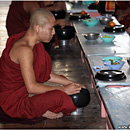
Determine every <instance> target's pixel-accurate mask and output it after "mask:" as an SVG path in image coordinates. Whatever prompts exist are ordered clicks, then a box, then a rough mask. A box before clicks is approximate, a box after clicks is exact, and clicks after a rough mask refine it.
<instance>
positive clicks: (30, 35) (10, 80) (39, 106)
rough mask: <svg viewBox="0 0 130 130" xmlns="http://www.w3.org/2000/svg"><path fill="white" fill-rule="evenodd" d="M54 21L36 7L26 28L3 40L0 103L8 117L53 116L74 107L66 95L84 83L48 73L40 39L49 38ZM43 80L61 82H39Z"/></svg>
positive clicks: (0, 66) (46, 58) (60, 114)
mask: <svg viewBox="0 0 130 130" xmlns="http://www.w3.org/2000/svg"><path fill="white" fill-rule="evenodd" d="M54 25H55V18H54V16H53V14H52V13H51V12H50V11H49V10H46V9H42V8H39V9H36V10H35V11H34V12H33V13H32V15H31V19H30V26H29V28H28V30H27V31H26V32H21V33H20V34H16V35H13V36H11V37H9V39H8V40H7V44H6V48H5V49H4V51H3V53H2V56H1V58H0V72H1V74H0V107H1V108H2V110H3V111H4V112H5V113H6V114H7V115H9V116H10V117H15V118H28V119H32V118H36V117H41V116H43V117H46V118H49V119H56V118H60V117H62V116H63V115H69V114H70V113H71V112H73V111H75V110H76V106H75V105H74V104H73V101H72V99H71V97H70V96H69V95H72V94H75V93H79V92H80V90H81V89H82V88H85V86H83V85H81V84H79V83H75V82H73V81H71V80H69V79H67V78H65V77H62V76H59V75H57V74H55V73H52V72H51V69H52V62H51V58H50V56H49V54H48V53H47V52H46V51H45V49H44V46H43V45H42V43H41V42H45V43H46V44H47V43H48V42H49V41H50V40H51V38H52V37H53V35H54V34H55V30H54ZM46 81H50V82H55V83H57V84H61V85H62V86H58V85H57V86H48V85H45V84H41V83H43V82H46ZM30 93H31V94H34V96H32V97H29V94H30Z"/></svg>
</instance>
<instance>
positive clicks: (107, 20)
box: [99, 17, 113, 25]
mask: <svg viewBox="0 0 130 130" xmlns="http://www.w3.org/2000/svg"><path fill="white" fill-rule="evenodd" d="M112 20H113V19H112V18H108V17H104V18H101V19H99V21H100V23H101V24H103V25H107V24H109V22H110V21H112Z"/></svg>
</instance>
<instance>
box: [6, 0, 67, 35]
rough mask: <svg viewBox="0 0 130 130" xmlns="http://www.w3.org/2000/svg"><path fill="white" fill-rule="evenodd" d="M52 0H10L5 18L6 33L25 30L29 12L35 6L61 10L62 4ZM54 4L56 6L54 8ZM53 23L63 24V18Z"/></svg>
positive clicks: (27, 25) (11, 33)
mask: <svg viewBox="0 0 130 130" xmlns="http://www.w3.org/2000/svg"><path fill="white" fill-rule="evenodd" d="M53 4H54V1H42V2H41V1H12V3H11V5H10V8H9V11H8V14H7V19H6V28H7V32H8V35H9V36H11V35H13V34H17V33H20V32H22V31H26V30H27V29H28V27H29V19H30V16H31V13H32V12H33V11H34V10H35V9H37V8H45V9H49V10H51V11H52V10H54V11H56V10H61V8H63V5H62V4H61V2H60V3H59V2H57V3H55V4H54V6H52V5H53ZM55 6H57V7H56V8H55ZM55 24H60V25H63V26H64V25H65V22H64V20H57V21H56V23H55Z"/></svg>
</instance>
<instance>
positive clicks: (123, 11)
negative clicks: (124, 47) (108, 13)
mask: <svg viewBox="0 0 130 130" xmlns="http://www.w3.org/2000/svg"><path fill="white" fill-rule="evenodd" d="M117 3H118V10H117V11H116V16H117V20H118V21H119V22H120V24H123V25H124V26H125V28H126V31H127V32H128V34H130V29H129V26H130V2H129V1H117Z"/></svg>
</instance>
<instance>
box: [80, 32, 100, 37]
mask: <svg viewBox="0 0 130 130" xmlns="http://www.w3.org/2000/svg"><path fill="white" fill-rule="evenodd" d="M91 34H92V36H93V35H95V36H100V35H101V34H100V33H95V32H89V33H83V34H82V35H83V36H90V35H91Z"/></svg>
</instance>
